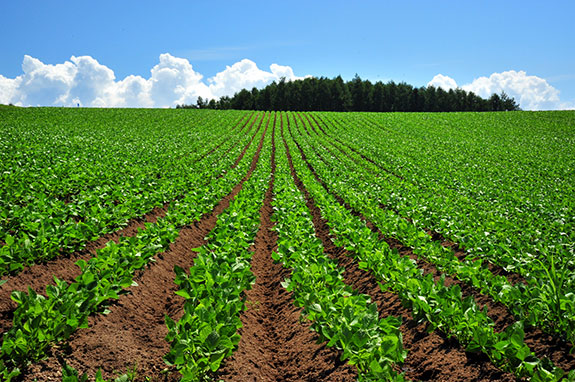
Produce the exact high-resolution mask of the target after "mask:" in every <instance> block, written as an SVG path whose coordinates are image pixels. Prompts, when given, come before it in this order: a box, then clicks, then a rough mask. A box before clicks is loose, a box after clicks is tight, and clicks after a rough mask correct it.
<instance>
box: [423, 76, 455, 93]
mask: <svg viewBox="0 0 575 382" xmlns="http://www.w3.org/2000/svg"><path fill="white" fill-rule="evenodd" d="M427 86H435V87H436V88H443V89H444V90H450V89H456V88H457V82H455V80H454V79H453V78H451V77H448V76H444V75H443V74H438V75H436V76H435V77H433V78H432V79H431V81H429V82H428V83H427Z"/></svg>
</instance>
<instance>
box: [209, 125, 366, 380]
mask: <svg viewBox="0 0 575 382" xmlns="http://www.w3.org/2000/svg"><path fill="white" fill-rule="evenodd" d="M274 132H275V121H274ZM272 134H274V133H272ZM274 135H275V134H274ZM274 174H275V140H274V138H272V178H271V180H270V183H269V186H268V189H267V192H266V195H265V200H264V204H263V206H262V208H261V211H260V222H261V225H260V228H259V231H258V233H257V236H256V240H255V244H254V247H253V248H252V249H253V251H254V254H253V257H252V260H251V271H252V272H253V273H254V275H255V276H256V282H255V284H254V285H253V286H252V289H251V290H249V291H247V292H246V298H247V300H246V311H245V312H244V313H243V314H242V316H241V320H242V324H243V327H242V328H241V329H240V330H239V333H240V335H241V340H240V343H239V346H238V349H237V350H236V351H235V352H234V354H233V355H232V356H231V357H230V358H229V359H228V360H227V361H226V362H225V363H224V365H223V367H222V368H221V370H220V371H219V372H218V374H217V377H216V379H217V380H219V379H222V380H225V381H242V382H243V381H246V382H247V381H254V382H255V381H258V382H263V381H293V382H296V381H353V380H356V379H357V375H356V371H355V369H354V368H353V367H351V366H349V365H347V364H346V363H345V362H342V361H340V357H341V353H340V352H338V351H337V350H335V349H333V348H327V347H326V346H325V343H318V335H317V334H316V333H315V332H313V331H311V329H310V328H309V326H310V325H309V323H308V322H301V321H300V317H301V309H300V308H297V307H295V306H294V305H293V303H292V293H291V292H287V291H286V290H285V289H284V288H283V287H282V286H281V282H282V281H283V280H284V279H285V278H287V277H289V275H290V272H289V270H287V269H284V268H283V267H282V265H281V264H275V263H274V262H273V260H272V258H271V253H272V252H273V251H275V250H276V249H277V233H276V232H274V231H272V230H271V229H272V227H273V226H274V223H273V222H272V221H271V216H272V213H273V209H272V206H271V202H272V197H273V194H272V192H273V182H274Z"/></svg>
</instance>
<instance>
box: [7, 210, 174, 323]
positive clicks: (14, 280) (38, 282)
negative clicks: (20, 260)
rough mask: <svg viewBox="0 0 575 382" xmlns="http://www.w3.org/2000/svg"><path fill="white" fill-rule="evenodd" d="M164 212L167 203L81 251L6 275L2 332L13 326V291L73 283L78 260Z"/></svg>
mask: <svg viewBox="0 0 575 382" xmlns="http://www.w3.org/2000/svg"><path fill="white" fill-rule="evenodd" d="M166 211H167V205H165V206H163V207H156V208H154V209H153V210H152V211H150V212H148V213H147V214H145V215H144V216H142V217H140V218H136V219H132V220H130V221H129V222H128V225H127V226H126V227H124V228H123V229H121V230H118V231H116V232H113V233H109V234H107V235H104V236H102V237H100V238H98V239H97V240H95V241H92V242H89V243H88V244H87V245H86V247H84V249H82V250H81V251H78V252H75V253H72V254H70V255H66V256H60V257H58V258H56V259H54V260H51V261H49V262H46V263H40V264H34V265H31V266H29V267H27V268H25V269H24V270H23V271H22V272H20V273H18V274H17V275H15V276H9V277H8V278H6V280H8V281H7V282H6V283H5V284H3V285H2V286H0V332H1V333H4V332H5V331H6V330H8V329H9V328H10V327H12V318H13V312H14V310H15V309H16V307H17V304H16V303H15V302H14V301H12V299H11V298H10V294H11V293H12V291H16V290H19V291H26V290H28V288H32V289H33V290H34V291H36V293H40V294H44V292H45V290H46V286H47V285H54V277H57V278H59V279H60V280H64V281H67V282H68V283H71V282H73V281H74V279H75V278H76V277H77V276H78V275H80V267H78V266H76V265H75V264H76V262H77V261H78V260H80V259H83V260H88V259H90V258H91V257H93V256H95V255H96V251H97V250H98V249H101V248H103V247H105V246H106V243H108V242H109V241H114V242H116V243H117V242H118V240H119V239H120V237H122V236H135V235H136V234H137V233H138V230H140V229H145V223H155V222H156V221H157V220H158V219H160V218H162V217H164V216H165V215H166Z"/></svg>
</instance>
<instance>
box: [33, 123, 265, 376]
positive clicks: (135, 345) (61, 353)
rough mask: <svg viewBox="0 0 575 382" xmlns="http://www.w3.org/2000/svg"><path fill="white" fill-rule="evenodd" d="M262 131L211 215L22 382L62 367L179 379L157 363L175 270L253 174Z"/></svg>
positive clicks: (173, 306) (190, 258)
mask: <svg viewBox="0 0 575 382" xmlns="http://www.w3.org/2000/svg"><path fill="white" fill-rule="evenodd" d="M266 132H267V126H266V129H265V130H264V133H263V135H262V138H261V139H260V142H259V145H258V148H257V151H256V153H255V155H254V157H253V159H252V162H251V166H250V169H249V171H248V173H247V174H246V175H245V176H244V178H243V179H242V180H241V181H240V183H238V184H237V185H236V186H235V187H234V189H233V190H232V191H231V192H230V193H229V194H228V195H227V196H226V197H224V198H223V199H222V200H221V201H220V202H219V203H218V204H217V205H216V207H215V208H214V209H213V210H212V212H210V213H208V214H206V215H204V216H203V217H202V218H201V220H200V221H199V222H196V223H194V225H192V226H187V227H184V228H182V229H181V230H180V234H179V236H178V238H177V239H176V241H175V242H174V243H172V244H171V245H170V248H169V250H168V251H166V252H164V253H161V254H159V255H157V256H156V258H155V261H154V262H153V263H152V264H151V265H150V266H149V267H148V268H147V269H145V270H142V271H140V272H139V273H138V275H137V276H136V277H135V281H136V282H137V284H138V286H136V287H131V288H129V289H128V292H129V293H128V294H125V295H122V296H121V297H120V299H119V300H118V301H116V302H115V303H114V304H113V305H112V306H111V307H110V309H109V310H110V313H109V314H108V315H94V316H92V317H90V318H89V328H87V329H80V330H78V331H77V332H76V333H74V334H73V335H72V336H71V337H70V339H69V340H68V341H67V343H66V344H64V345H63V346H58V347H54V348H53V349H52V354H51V356H50V357H49V358H48V359H47V360H45V361H42V362H39V363H36V364H34V365H32V366H30V368H29V369H28V370H27V371H26V372H25V373H24V375H23V378H22V381H26V382H33V381H36V380H41V381H59V380H61V369H62V364H63V362H66V363H67V364H68V365H70V366H72V367H74V368H76V369H77V370H78V371H79V372H80V373H84V372H87V373H88V374H89V375H92V376H93V375H95V373H96V372H97V370H98V369H101V370H102V373H103V374H104V377H105V378H111V377H115V376H117V375H118V374H123V373H125V372H126V371H128V370H131V369H132V370H134V369H135V370H136V373H137V375H138V377H137V378H136V381H149V380H158V381H160V380H161V381H177V380H179V379H180V375H179V373H176V372H174V370H173V369H171V368H168V367H167V366H166V364H165V363H164V361H163V358H162V357H163V356H164V355H165V354H166V353H167V352H168V351H169V348H170V346H169V343H167V341H165V337H166V335H167V333H168V330H167V327H166V325H165V321H164V317H165V315H166V314H167V315H169V316H170V317H172V318H174V319H179V318H180V317H181V315H182V314H183V303H184V299H183V298H181V297H179V296H177V295H175V294H174V292H176V291H177V289H178V288H177V285H176V284H175V283H174V278H175V272H174V266H175V265H178V266H180V267H182V268H184V269H188V268H190V267H191V266H192V265H193V262H194V258H195V252H194V251H192V249H193V248H197V247H199V246H201V245H203V244H205V239H204V238H205V237H206V236H207V235H208V233H209V232H210V231H211V230H212V229H213V228H214V227H215V225H216V222H217V218H218V215H219V214H220V213H222V211H223V210H224V209H226V208H227V207H228V206H229V203H230V201H231V200H232V199H233V198H234V197H235V196H236V195H237V194H238V193H239V192H240V190H241V188H242V185H243V183H244V182H245V181H246V180H247V179H248V178H249V177H250V176H251V174H252V173H253V171H254V169H255V168H256V165H257V162H258V160H259V156H260V152H261V149H262V146H263V143H264V138H265V134H266Z"/></svg>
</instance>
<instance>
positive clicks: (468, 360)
mask: <svg viewBox="0 0 575 382" xmlns="http://www.w3.org/2000/svg"><path fill="white" fill-rule="evenodd" d="M284 144H285V140H284ZM286 149H288V148H287V145H286ZM300 153H301V151H300ZM288 161H289V163H290V168H291V171H292V176H293V177H294V180H295V182H296V185H297V186H298V188H299V189H300V191H301V192H302V193H303V194H304V195H305V197H306V200H307V206H308V208H309V209H310V211H311V214H312V217H313V223H314V226H315V228H316V234H317V236H318V238H319V239H320V240H321V241H322V244H323V246H324V248H325V249H324V250H325V251H326V253H328V254H329V255H330V256H331V257H332V258H334V259H336V260H337V261H338V262H339V264H340V266H342V267H343V268H344V269H345V273H344V277H345V279H346V282H347V283H348V284H349V285H351V286H352V287H353V288H354V289H356V290H357V291H358V292H360V293H365V294H368V295H369V296H370V297H371V298H372V301H374V302H375V303H376V304H377V306H378V310H379V313H380V316H381V317H386V316H389V315H394V316H401V317H402V318H403V324H402V325H401V327H400V330H401V332H402V335H403V343H404V348H405V349H407V350H408V357H407V359H406V360H405V362H404V364H403V365H402V367H401V371H404V372H405V374H406V377H408V378H410V379H414V380H421V381H429V380H432V381H436V380H441V381H468V380H473V381H494V380H497V381H515V377H514V376H513V375H511V374H509V373H506V372H504V371H501V370H499V369H498V368H496V367H495V366H494V365H493V364H492V363H491V362H490V361H489V359H488V358H487V357H485V356H483V355H482V354H476V353H468V352H466V351H465V350H464V349H463V348H462V347H461V345H460V344H459V343H458V342H457V341H456V340H454V339H450V338H447V337H445V336H444V335H443V334H442V333H439V332H436V331H434V332H431V333H429V332H428V331H427V330H426V324H425V323H418V322H417V321H415V320H414V319H413V317H412V316H411V312H410V310H409V309H407V308H405V307H403V306H402V304H401V300H400V298H399V297H398V296H397V295H396V294H393V293H390V292H385V293H384V292H382V291H381V289H380V287H379V285H378V283H377V280H376V279H375V277H374V276H373V275H371V274H369V273H368V272H366V271H364V270H361V269H359V267H358V266H357V262H356V261H355V260H353V259H352V258H351V257H348V255H349V253H348V252H347V251H346V250H345V249H343V248H339V247H336V246H335V245H334V244H333V242H332V238H331V235H330V233H329V227H328V226H327V222H326V220H325V219H323V218H322V217H321V211H320V210H319V208H318V207H317V206H316V205H315V203H314V201H313V198H312V197H311V195H310V194H309V192H308V191H307V190H306V189H305V187H304V185H303V183H302V182H301V180H300V179H299V178H298V176H297V174H296V173H295V170H294V168H293V164H292V161H291V153H289V149H288ZM308 165H309V163H308Z"/></svg>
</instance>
